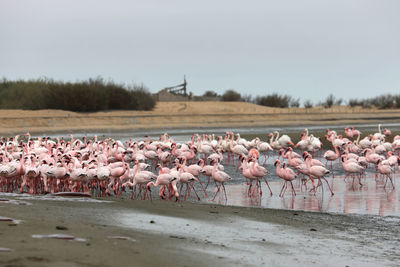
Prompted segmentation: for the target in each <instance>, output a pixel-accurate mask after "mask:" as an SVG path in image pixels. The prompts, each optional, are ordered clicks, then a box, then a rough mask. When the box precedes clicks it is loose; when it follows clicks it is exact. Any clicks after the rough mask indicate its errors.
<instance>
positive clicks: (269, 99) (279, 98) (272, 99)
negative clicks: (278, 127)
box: [255, 93, 299, 108]
mask: <svg viewBox="0 0 400 267" xmlns="http://www.w3.org/2000/svg"><path fill="white" fill-rule="evenodd" d="M255 102H256V103H257V104H258V105H262V106H267V107H277V108H288V107H289V106H291V105H292V104H293V107H294V106H297V105H298V104H299V103H298V102H299V100H293V99H292V97H291V96H288V95H278V94H276V93H274V94H270V95H265V96H258V97H256V100H255Z"/></svg>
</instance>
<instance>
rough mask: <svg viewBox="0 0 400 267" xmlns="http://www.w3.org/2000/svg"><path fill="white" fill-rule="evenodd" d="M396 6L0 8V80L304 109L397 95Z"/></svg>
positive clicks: (34, 2)
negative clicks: (306, 104)
mask: <svg viewBox="0 0 400 267" xmlns="http://www.w3.org/2000/svg"><path fill="white" fill-rule="evenodd" d="M399 14H400V1H397V0H393V1H385V0H377V1H367V0H354V1H349V0H335V1H321V0H315V1H300V0H293V1H266V0H264V1H232V0H221V1H216V0H213V1H210V0H203V1H188V0H186V1H185V0H174V1H162V0H158V1H156V0H153V1H149V0H146V1H101V0H92V1H72V0H69V1H55V0H18V1H15V0H0V76H4V77H6V78H8V79H16V78H22V79H28V78H38V77H43V76H46V77H51V78H55V79H57V80H64V81H75V80H83V79H87V78H89V77H96V76H98V75H100V76H102V77H104V78H106V79H112V80H114V81H115V82H119V83H128V84H129V83H132V82H135V83H144V84H145V85H147V86H148V87H149V88H150V90H151V91H152V92H156V91H158V90H160V89H162V88H163V87H165V86H171V85H174V84H178V83H180V82H182V79H183V75H184V74H186V76H187V80H188V83H189V90H191V91H193V92H194V93H195V94H202V93H203V92H204V91H205V90H215V91H217V92H219V93H222V92H223V91H224V90H226V89H229V88H234V89H235V90H237V91H239V92H241V93H244V94H252V95H262V94H267V93H272V92H278V93H281V94H289V95H291V96H294V97H300V98H301V99H302V100H306V99H311V100H313V101H314V102H317V101H319V100H322V99H324V98H325V97H326V96H327V95H328V94H330V93H334V94H335V95H336V96H338V97H343V98H345V99H348V98H354V97H358V96H361V97H372V96H376V95H378V94H381V93H399V89H400V16H399Z"/></svg>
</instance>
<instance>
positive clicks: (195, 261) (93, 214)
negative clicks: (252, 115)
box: [0, 195, 400, 266]
mask: <svg viewBox="0 0 400 267" xmlns="http://www.w3.org/2000/svg"><path fill="white" fill-rule="evenodd" d="M1 198H2V200H3V201H0V216H2V217H0V248H9V249H10V250H11V251H4V252H0V265H1V266H160V265H164V266H231V265H235V266H260V265H266V266H289V265H296V266H310V265H315V266H398V263H399V262H400V253H399V250H398V245H399V244H400V236H399V234H398V233H399V231H400V218H399V217H390V216H389V217H379V216H369V215H338V214H327V213H317V212H302V211H286V210H274V209H265V208H246V207H233V206H221V205H214V204H198V203H189V202H185V203H182V202H166V201H161V200H153V202H150V201H135V200H130V199H115V198H107V199H105V200H109V201H110V202H87V201H78V200H80V199H75V200H76V201H67V200H65V199H60V198H57V199H48V200H43V197H41V199H40V200H39V199H36V198H33V199H28V200H26V199H25V200H18V196H10V195H2V196H1ZM15 199H17V201H13V200H15ZM10 200H12V201H10ZM102 200H104V199H102ZM29 204H31V205H29ZM4 217H7V218H12V219H14V220H16V221H7V219H6V218H4ZM48 234H64V235H71V236H74V237H77V238H81V239H84V240H62V239H38V238H33V235H48ZM0 250H1V249H0ZM3 250H4V249H3Z"/></svg>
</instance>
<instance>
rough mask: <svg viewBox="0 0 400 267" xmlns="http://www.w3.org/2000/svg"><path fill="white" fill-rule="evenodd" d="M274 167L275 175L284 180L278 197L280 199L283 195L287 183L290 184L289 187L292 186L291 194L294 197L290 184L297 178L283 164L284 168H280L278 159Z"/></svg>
mask: <svg viewBox="0 0 400 267" xmlns="http://www.w3.org/2000/svg"><path fill="white" fill-rule="evenodd" d="M274 165H275V166H276V174H277V175H278V176H279V177H280V178H282V179H283V180H285V182H284V184H283V186H282V189H281V192H280V193H279V196H280V197H282V196H283V195H284V194H285V192H286V188H287V183H290V185H291V186H292V194H294V195H296V192H295V190H294V187H293V182H292V181H293V180H294V179H296V177H297V175H296V173H295V172H294V171H293V170H292V169H289V168H286V164H284V167H283V168H281V162H280V160H279V159H278V160H276V161H275V163H274Z"/></svg>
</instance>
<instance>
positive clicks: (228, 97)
mask: <svg viewBox="0 0 400 267" xmlns="http://www.w3.org/2000/svg"><path fill="white" fill-rule="evenodd" d="M240 100H241V95H240V94H239V93H238V92H236V91H235V90H232V89H230V90H226V91H225V93H224V94H223V95H222V101H240Z"/></svg>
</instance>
